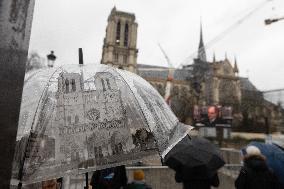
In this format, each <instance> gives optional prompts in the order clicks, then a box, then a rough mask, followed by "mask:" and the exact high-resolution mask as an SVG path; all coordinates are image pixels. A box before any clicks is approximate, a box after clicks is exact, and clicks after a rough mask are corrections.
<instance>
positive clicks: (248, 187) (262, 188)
mask: <svg viewBox="0 0 284 189" xmlns="http://www.w3.org/2000/svg"><path fill="white" fill-rule="evenodd" d="M245 152H246V154H245V156H244V166H243V167H242V168H241V170H240V173H239V176H238V178H237V180H236V181H235V187H236V189H252V188H257V189H280V188H281V186H280V184H279V181H278V179H277V177H276V176H275V174H274V173H273V172H272V171H271V170H270V169H269V167H268V166H267V164H266V161H265V157H264V156H263V155H261V152H260V150H259V149H258V148H257V147H255V146H248V147H247V148H246V151H245Z"/></svg>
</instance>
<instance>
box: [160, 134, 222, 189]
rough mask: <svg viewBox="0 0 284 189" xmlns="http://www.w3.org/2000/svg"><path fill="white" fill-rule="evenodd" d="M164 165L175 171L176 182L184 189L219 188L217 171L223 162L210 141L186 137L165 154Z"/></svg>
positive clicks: (217, 150)
mask: <svg viewBox="0 0 284 189" xmlns="http://www.w3.org/2000/svg"><path fill="white" fill-rule="evenodd" d="M165 164H166V165H168V166H169V167H170V168H172V169H173V170H175V171H176V175H175V179H176V182H182V183H183V188H184V189H195V188H198V189H210V187H211V186H215V187H217V186H219V178H218V175H217V171H218V169H219V168H221V167H222V166H223V165H224V164H225V162H224V160H223V158H222V157H221V154H220V151H219V149H218V148H217V147H216V146H214V145H213V144H212V143H211V142H210V141H208V140H206V139H204V138H201V137H193V138H190V137H189V136H186V137H185V138H183V139H182V140H181V141H180V142H179V143H178V144H177V145H176V146H175V147H174V148H173V149H172V150H171V151H170V152H169V153H168V154H167V156H166V157H165Z"/></svg>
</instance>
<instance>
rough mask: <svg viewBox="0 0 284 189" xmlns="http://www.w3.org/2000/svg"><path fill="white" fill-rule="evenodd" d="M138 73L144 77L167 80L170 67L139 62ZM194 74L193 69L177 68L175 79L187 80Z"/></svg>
mask: <svg viewBox="0 0 284 189" xmlns="http://www.w3.org/2000/svg"><path fill="white" fill-rule="evenodd" d="M137 66H138V69H137V74H138V75H140V76H141V77H143V78H152V79H162V80H166V79H167V78H168V74H169V68H167V67H162V66H151V65H145V64H138V65H137ZM191 76H192V71H191V70H188V69H175V70H174V75H173V79H174V80H179V81H186V80H188V79H190V78H191Z"/></svg>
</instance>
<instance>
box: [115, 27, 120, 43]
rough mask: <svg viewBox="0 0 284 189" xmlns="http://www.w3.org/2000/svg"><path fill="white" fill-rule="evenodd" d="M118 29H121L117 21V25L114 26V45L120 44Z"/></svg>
mask: <svg viewBox="0 0 284 189" xmlns="http://www.w3.org/2000/svg"><path fill="white" fill-rule="evenodd" d="M120 28H121V24H120V21H118V23H117V25H116V38H115V43H116V44H119V42H120Z"/></svg>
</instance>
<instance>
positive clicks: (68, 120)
mask: <svg viewBox="0 0 284 189" xmlns="http://www.w3.org/2000/svg"><path fill="white" fill-rule="evenodd" d="M67 123H68V124H69V125H70V124H71V116H68V117H67Z"/></svg>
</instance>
